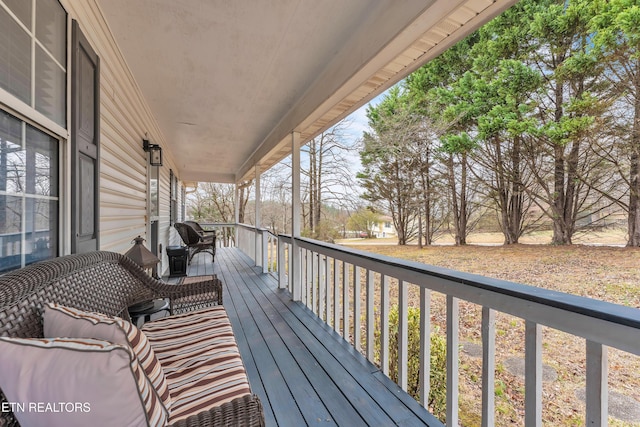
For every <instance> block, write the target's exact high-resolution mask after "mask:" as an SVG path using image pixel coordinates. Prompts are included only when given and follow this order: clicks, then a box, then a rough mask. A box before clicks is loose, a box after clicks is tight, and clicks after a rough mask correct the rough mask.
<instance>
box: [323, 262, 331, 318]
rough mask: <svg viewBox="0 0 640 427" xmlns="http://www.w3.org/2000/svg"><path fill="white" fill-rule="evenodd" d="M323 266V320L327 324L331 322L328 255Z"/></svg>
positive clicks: (329, 264)
mask: <svg viewBox="0 0 640 427" xmlns="http://www.w3.org/2000/svg"><path fill="white" fill-rule="evenodd" d="M324 267H325V271H324V298H325V304H324V310H325V312H324V318H325V322H327V324H328V325H330V324H331V288H329V283H330V281H329V276H330V273H331V271H330V270H331V263H330V262H329V257H328V256H326V257H325V260H324Z"/></svg>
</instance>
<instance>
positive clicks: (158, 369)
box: [43, 303, 172, 413]
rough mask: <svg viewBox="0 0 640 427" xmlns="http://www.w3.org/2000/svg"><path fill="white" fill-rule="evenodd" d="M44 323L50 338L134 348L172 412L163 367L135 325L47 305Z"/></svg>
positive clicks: (166, 405)
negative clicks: (97, 340)
mask: <svg viewBox="0 0 640 427" xmlns="http://www.w3.org/2000/svg"><path fill="white" fill-rule="evenodd" d="M43 323H44V335H45V336H46V337H77V338H96V339H101V340H106V341H109V342H112V343H115V344H120V345H128V346H130V347H131V349H132V350H133V353H134V354H135V356H136V359H137V361H138V362H139V364H140V366H141V368H142V371H143V372H144V374H145V375H146V377H147V378H148V380H149V382H150V383H151V385H152V386H153V388H154V389H155V391H156V392H157V394H158V396H159V398H160V401H161V402H162V405H163V406H164V408H165V410H166V411H167V413H169V412H170V410H171V403H172V402H171V395H170V394H169V387H168V386H167V381H166V378H165V374H164V371H163V369H162V366H161V365H160V362H159V361H158V358H157V357H156V355H155V353H154V351H153V348H151V344H150V343H149V340H148V339H147V337H146V335H145V334H144V332H142V331H141V330H140V329H138V328H137V327H136V326H135V325H133V324H132V323H131V322H127V321H126V320H124V319H121V318H119V317H110V316H107V315H104V314H100V313H92V312H87V311H82V310H78V309H75V308H71V307H65V306H61V305H58V304H55V303H47V304H46V305H45V309H44V319H43Z"/></svg>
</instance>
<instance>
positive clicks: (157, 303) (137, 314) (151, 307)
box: [129, 299, 170, 326]
mask: <svg viewBox="0 0 640 427" xmlns="http://www.w3.org/2000/svg"><path fill="white" fill-rule="evenodd" d="M161 311H166V312H167V314H169V313H170V308H169V301H168V300H166V299H155V300H152V301H145V302H142V303H139V304H135V305H132V306H131V307H129V316H130V317H131V323H133V324H134V325H136V326H137V325H138V320H139V319H140V318H141V317H142V318H143V321H144V322H148V321H150V320H151V315H152V314H156V313H159V312H161Z"/></svg>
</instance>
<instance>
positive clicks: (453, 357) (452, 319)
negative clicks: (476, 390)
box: [447, 295, 460, 426]
mask: <svg viewBox="0 0 640 427" xmlns="http://www.w3.org/2000/svg"><path fill="white" fill-rule="evenodd" d="M459 315H460V304H459V300H458V298H455V297H453V296H451V295H447V425H448V426H457V425H458V393H459V391H458V381H459V380H460V378H459V374H458V371H459V354H458V353H459V350H458V348H459V344H460V336H459V332H460V316H459Z"/></svg>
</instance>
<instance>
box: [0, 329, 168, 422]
mask: <svg viewBox="0 0 640 427" xmlns="http://www.w3.org/2000/svg"><path fill="white" fill-rule="evenodd" d="M0 387H1V388H2V391H3V392H4V393H5V395H6V396H7V400H8V401H9V402H10V403H11V404H12V406H13V409H14V413H15V416H16V418H17V419H18V421H19V422H20V424H21V425H22V426H49V427H57V426H61V427H62V426H64V427H74V426H83V427H84V426H91V427H97V426H114V427H121V426H154V427H155V426H163V425H165V424H166V422H167V416H166V412H165V411H164V409H163V408H162V405H161V404H160V402H159V400H158V398H157V395H156V393H155V392H154V391H153V390H152V389H151V386H150V384H149V381H148V380H147V379H146V377H145V376H144V375H143V374H142V372H141V371H140V368H139V364H138V363H137V362H136V360H135V357H134V355H133V352H132V350H131V349H130V348H129V347H125V346H122V345H118V344H113V343H110V342H107V341H103V340H94V339H74V338H56V339H47V338H41V339H36V338H32V339H26V338H6V337H0Z"/></svg>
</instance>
